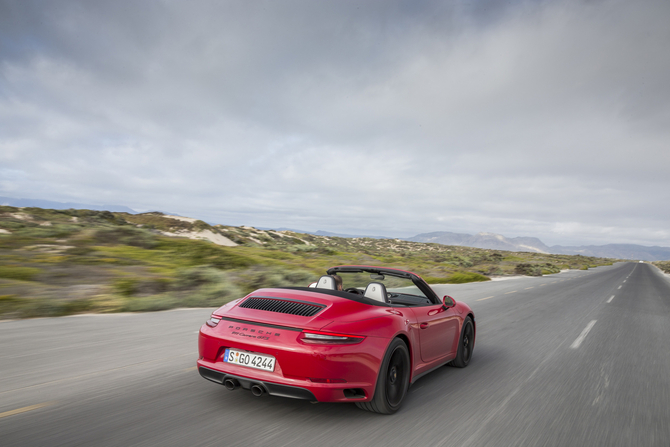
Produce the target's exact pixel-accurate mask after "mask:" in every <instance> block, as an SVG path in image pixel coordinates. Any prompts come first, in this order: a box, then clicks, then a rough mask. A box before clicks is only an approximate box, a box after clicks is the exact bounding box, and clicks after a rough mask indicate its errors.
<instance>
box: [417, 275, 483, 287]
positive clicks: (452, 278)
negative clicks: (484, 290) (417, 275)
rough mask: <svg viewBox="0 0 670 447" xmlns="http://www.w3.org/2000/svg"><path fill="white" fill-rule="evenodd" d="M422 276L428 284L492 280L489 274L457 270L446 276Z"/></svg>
mask: <svg viewBox="0 0 670 447" xmlns="http://www.w3.org/2000/svg"><path fill="white" fill-rule="evenodd" d="M422 278H423V280H424V281H426V282H427V283H428V284H464V283H468V282H482V281H490V280H491V278H489V277H488V276H484V275H481V274H479V273H474V272H456V273H452V274H451V275H449V276H448V277H446V278H440V277H436V276H422Z"/></svg>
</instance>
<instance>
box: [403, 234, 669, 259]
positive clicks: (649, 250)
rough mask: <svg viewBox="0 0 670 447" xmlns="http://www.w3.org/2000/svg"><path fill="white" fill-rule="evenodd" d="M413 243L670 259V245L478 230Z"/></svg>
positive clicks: (420, 236) (423, 236)
mask: <svg viewBox="0 0 670 447" xmlns="http://www.w3.org/2000/svg"><path fill="white" fill-rule="evenodd" d="M406 240H408V241H414V242H432V243H437V244H444V245H458V246H463V247H477V248H486V249H491V250H508V251H527V252H531V253H553V254H564V255H582V256H591V257H599V258H615V259H630V260H643V261H663V260H668V259H670V248H668V247H647V246H644V245H635V244H607V245H587V246H561V245H553V246H551V247H548V246H547V245H545V244H544V243H543V242H542V241H541V240H540V239H538V238H535V237H513V238H508V237H505V236H502V235H500V234H495V233H478V234H475V235H471V234H464V233H451V232H448V231H437V232H433V233H422V234H418V235H416V236H414V237H411V238H409V239H406Z"/></svg>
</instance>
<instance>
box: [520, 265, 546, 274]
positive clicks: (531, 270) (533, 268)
mask: <svg viewBox="0 0 670 447" xmlns="http://www.w3.org/2000/svg"><path fill="white" fill-rule="evenodd" d="M514 273H516V274H517V275H526V276H542V269H541V268H540V267H538V266H537V265H533V264H517V265H516V267H515V268H514Z"/></svg>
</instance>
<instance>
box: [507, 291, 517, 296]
mask: <svg viewBox="0 0 670 447" xmlns="http://www.w3.org/2000/svg"><path fill="white" fill-rule="evenodd" d="M516 292H517V291H516V290H512V291H511V292H506V293H505V295H509V294H510V293H516Z"/></svg>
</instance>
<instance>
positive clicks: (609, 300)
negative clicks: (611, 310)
mask: <svg viewBox="0 0 670 447" xmlns="http://www.w3.org/2000/svg"><path fill="white" fill-rule="evenodd" d="M613 299H614V295H612V296H611V297H610V299H608V300H607V302H608V303H611V302H612V300H613Z"/></svg>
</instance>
